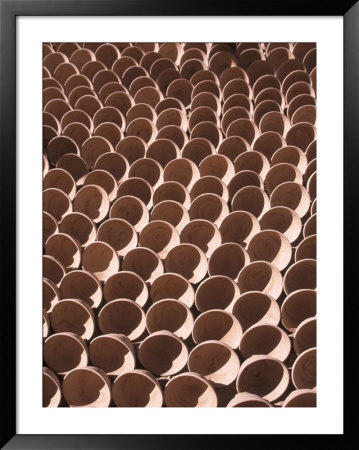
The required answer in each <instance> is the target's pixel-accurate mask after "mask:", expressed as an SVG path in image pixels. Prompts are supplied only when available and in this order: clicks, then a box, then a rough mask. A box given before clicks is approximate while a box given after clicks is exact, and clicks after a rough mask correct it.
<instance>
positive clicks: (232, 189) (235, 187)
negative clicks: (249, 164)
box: [227, 170, 264, 201]
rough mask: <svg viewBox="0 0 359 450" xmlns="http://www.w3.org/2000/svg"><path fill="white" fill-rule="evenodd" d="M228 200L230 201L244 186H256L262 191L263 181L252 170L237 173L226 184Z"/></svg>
mask: <svg viewBox="0 0 359 450" xmlns="http://www.w3.org/2000/svg"><path fill="white" fill-rule="evenodd" d="M227 186H228V193H229V199H230V200H231V201H232V200H233V197H234V196H235V195H236V193H237V192H238V191H239V190H240V189H242V188H243V187H246V186H257V187H259V188H261V189H263V187H264V185H263V181H262V179H261V177H260V176H259V175H258V174H257V173H256V172H254V171H253V170H241V171H240V172H237V173H236V174H235V175H234V176H233V177H232V178H231V180H230V181H229V183H227Z"/></svg>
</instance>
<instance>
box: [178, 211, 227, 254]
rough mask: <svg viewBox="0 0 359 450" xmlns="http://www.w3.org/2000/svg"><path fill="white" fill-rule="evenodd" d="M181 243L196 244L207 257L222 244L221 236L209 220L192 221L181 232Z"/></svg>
mask: <svg viewBox="0 0 359 450" xmlns="http://www.w3.org/2000/svg"><path fill="white" fill-rule="evenodd" d="M181 243H189V244H194V245H196V246H197V247H199V248H200V249H201V250H202V251H203V252H204V253H205V255H206V256H207V257H209V256H210V255H211V254H212V252H213V250H214V249H215V248H216V247H218V245H220V243H221V235H220V232H219V230H218V228H217V227H216V225H214V224H213V223H211V222H210V221H208V220H203V219H197V220H191V221H190V222H189V223H187V224H186V225H185V227H184V228H183V230H182V232H181Z"/></svg>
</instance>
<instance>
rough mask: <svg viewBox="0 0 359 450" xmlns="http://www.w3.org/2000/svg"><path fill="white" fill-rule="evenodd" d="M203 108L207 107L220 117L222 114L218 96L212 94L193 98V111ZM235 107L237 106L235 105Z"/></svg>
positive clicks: (201, 94)
mask: <svg viewBox="0 0 359 450" xmlns="http://www.w3.org/2000/svg"><path fill="white" fill-rule="evenodd" d="M201 106H207V107H209V108H211V109H213V111H215V112H216V113H217V115H218V116H219V115H220V114H221V110H222V108H221V102H220V100H219V98H218V97H217V96H215V95H214V94H213V93H212V92H201V93H199V94H197V95H196V96H195V97H193V98H192V105H191V109H192V111H194V110H196V109H197V108H199V107H201ZM234 106H235V105H234ZM239 106H241V105H239Z"/></svg>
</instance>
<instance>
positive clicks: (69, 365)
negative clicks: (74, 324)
mask: <svg viewBox="0 0 359 450" xmlns="http://www.w3.org/2000/svg"><path fill="white" fill-rule="evenodd" d="M43 356H44V361H45V363H46V365H47V366H48V367H49V368H50V369H52V370H53V371H54V372H55V373H56V374H57V375H64V374H66V373H67V372H69V371H71V370H73V369H75V368H78V367H85V366H87V362H88V352H87V346H86V344H85V341H84V340H83V339H82V338H81V337H80V336H77V335H76V334H74V333H68V332H66V333H56V334H52V335H51V336H49V337H48V338H47V339H46V341H45V343H44V351H43Z"/></svg>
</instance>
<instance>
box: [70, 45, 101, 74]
mask: <svg viewBox="0 0 359 450" xmlns="http://www.w3.org/2000/svg"><path fill="white" fill-rule="evenodd" d="M95 60H96V56H95V55H94V53H93V52H92V51H91V50H89V49H87V48H79V49H78V50H75V51H74V52H73V53H71V55H70V61H71V62H72V64H74V65H75V66H76V67H77V68H78V69H79V70H81V69H82V67H83V66H84V65H85V64H86V63H87V62H89V61H95Z"/></svg>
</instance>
